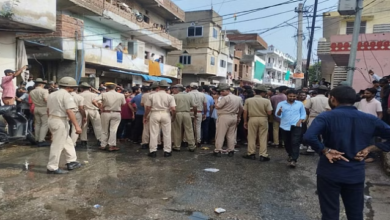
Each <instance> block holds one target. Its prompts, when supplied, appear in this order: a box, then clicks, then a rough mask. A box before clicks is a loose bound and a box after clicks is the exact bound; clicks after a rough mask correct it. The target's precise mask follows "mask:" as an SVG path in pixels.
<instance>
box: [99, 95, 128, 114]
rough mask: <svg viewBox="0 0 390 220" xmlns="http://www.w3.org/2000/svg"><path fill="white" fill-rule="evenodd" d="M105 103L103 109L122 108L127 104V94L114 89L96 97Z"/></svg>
mask: <svg viewBox="0 0 390 220" xmlns="http://www.w3.org/2000/svg"><path fill="white" fill-rule="evenodd" d="M95 100H96V101H100V102H102V104H103V109H104V110H106V111H118V112H120V111H121V109H122V105H124V104H126V99H125V95H123V94H121V93H117V92H116V91H114V90H111V91H108V92H105V93H102V94H100V95H99V96H98V97H96V98H95Z"/></svg>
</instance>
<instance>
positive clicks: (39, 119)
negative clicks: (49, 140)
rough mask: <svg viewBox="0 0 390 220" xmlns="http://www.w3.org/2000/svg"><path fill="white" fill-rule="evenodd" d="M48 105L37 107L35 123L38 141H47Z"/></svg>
mask: <svg viewBox="0 0 390 220" xmlns="http://www.w3.org/2000/svg"><path fill="white" fill-rule="evenodd" d="M47 121H48V116H47V107H35V109H34V123H35V140H36V141H38V142H43V141H45V137H46V135H47V131H48V130H49V127H48V124H47V123H48V122H47Z"/></svg>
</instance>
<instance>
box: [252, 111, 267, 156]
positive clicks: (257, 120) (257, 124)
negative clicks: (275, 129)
mask: <svg viewBox="0 0 390 220" xmlns="http://www.w3.org/2000/svg"><path fill="white" fill-rule="evenodd" d="M267 135H268V117H250V118H249V121H248V155H251V154H256V140H257V138H259V142H260V150H259V155H260V156H263V157H268V154H267Z"/></svg>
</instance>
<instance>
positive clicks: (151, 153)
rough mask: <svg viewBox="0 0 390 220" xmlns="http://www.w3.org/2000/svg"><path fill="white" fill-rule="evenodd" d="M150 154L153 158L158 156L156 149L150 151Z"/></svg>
mask: <svg viewBox="0 0 390 220" xmlns="http://www.w3.org/2000/svg"><path fill="white" fill-rule="evenodd" d="M148 156H149V157H152V158H155V157H157V152H156V151H153V152H150V153H149V154H148Z"/></svg>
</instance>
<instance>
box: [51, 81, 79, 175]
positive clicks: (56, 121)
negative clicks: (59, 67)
mask: <svg viewBox="0 0 390 220" xmlns="http://www.w3.org/2000/svg"><path fill="white" fill-rule="evenodd" d="M59 86H60V89H59V90H58V91H57V92H53V93H51V94H50V95H49V96H48V98H47V112H48V114H49V119H48V125H49V129H50V132H51V134H52V135H53V142H52V144H51V146H50V156H49V162H48V164H47V173H48V174H65V173H67V171H64V170H61V169H59V168H58V164H59V162H60V157H61V152H62V151H63V150H65V151H66V154H65V156H66V162H67V163H66V165H67V168H68V170H74V169H76V168H79V167H81V164H80V163H79V162H77V161H76V160H77V156H76V151H75V148H74V145H73V141H72V138H71V137H70V135H69V130H70V126H69V119H70V121H71V122H72V124H73V125H74V127H75V131H72V132H76V133H77V134H81V132H82V130H81V128H80V126H79V124H78V123H77V120H76V116H75V114H74V112H73V109H76V108H77V105H76V103H75V101H74V99H73V97H72V95H71V94H70V93H71V92H72V91H73V88H75V87H78V85H77V82H76V80H75V79H73V78H72V77H63V78H62V79H61V80H60V81H59Z"/></svg>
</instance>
